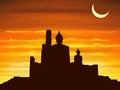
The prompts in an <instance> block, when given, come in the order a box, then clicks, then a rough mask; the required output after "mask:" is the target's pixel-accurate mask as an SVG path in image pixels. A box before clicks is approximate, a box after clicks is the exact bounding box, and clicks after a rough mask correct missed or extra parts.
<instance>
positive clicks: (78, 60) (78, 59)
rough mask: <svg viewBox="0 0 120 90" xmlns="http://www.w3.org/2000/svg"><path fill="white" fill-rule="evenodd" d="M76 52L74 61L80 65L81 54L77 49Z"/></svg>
mask: <svg viewBox="0 0 120 90" xmlns="http://www.w3.org/2000/svg"><path fill="white" fill-rule="evenodd" d="M76 53H77V55H75V57H74V62H75V63H77V64H81V65H82V56H81V55H80V50H79V49H77V51H76Z"/></svg>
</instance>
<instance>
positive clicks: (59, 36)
mask: <svg viewBox="0 0 120 90" xmlns="http://www.w3.org/2000/svg"><path fill="white" fill-rule="evenodd" d="M62 40H63V36H62V35H61V33H60V31H59V32H58V34H57V36H56V42H57V44H62Z"/></svg>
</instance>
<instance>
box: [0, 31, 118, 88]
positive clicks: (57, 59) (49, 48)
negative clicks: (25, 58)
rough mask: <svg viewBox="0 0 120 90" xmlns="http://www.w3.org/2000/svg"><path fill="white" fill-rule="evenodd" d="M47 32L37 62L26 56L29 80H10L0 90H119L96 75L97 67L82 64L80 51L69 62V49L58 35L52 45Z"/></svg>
mask: <svg viewBox="0 0 120 90" xmlns="http://www.w3.org/2000/svg"><path fill="white" fill-rule="evenodd" d="M51 37H52V33H51V30H47V31H46V43H45V44H43V45H42V55H41V63H38V62H35V58H34V56H30V77H14V78H12V79H11V80H9V81H7V82H5V83H3V84H2V85H0V90H26V89H27V90H29V89H30V90H120V82H118V81H117V80H112V79H110V78H109V77H108V76H99V75H98V65H96V64H95V65H91V66H90V65H83V64H82V56H81V55H80V50H79V49H77V50H76V55H75V57H74V62H72V63H70V54H69V53H70V52H69V46H66V45H64V44H63V36H62V35H61V33H60V32H58V34H57V36H56V43H57V44H55V45H52V43H51V42H52V38H51Z"/></svg>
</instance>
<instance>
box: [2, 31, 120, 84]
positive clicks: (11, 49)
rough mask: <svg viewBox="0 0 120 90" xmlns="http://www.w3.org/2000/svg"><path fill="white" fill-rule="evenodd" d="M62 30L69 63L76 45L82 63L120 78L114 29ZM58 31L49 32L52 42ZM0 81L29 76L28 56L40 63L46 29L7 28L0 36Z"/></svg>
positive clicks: (119, 43)
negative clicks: (67, 49)
mask: <svg viewBox="0 0 120 90" xmlns="http://www.w3.org/2000/svg"><path fill="white" fill-rule="evenodd" d="M72 31H73V30H71V31H68V30H61V33H62V34H63V36H64V44H66V45H69V46H70V55H71V62H73V58H74V55H75V54H76V53H75V51H76V49H77V48H79V49H80V50H81V55H82V56H83V64H89V65H92V64H98V65H99V75H105V76H110V78H113V79H118V80H120V77H119V76H120V74H119V72H120V62H119V58H120V56H119V53H120V50H119V48H120V42H119V41H117V39H118V36H119V33H118V32H117V31H101V30H100V31H99V30H74V32H72ZM57 33H58V30H53V31H52V34H53V36H52V38H53V41H52V42H53V44H55V36H56V34H57ZM0 37H1V40H0V45H1V47H0V57H1V61H0V67H1V68H0V78H1V81H0V83H2V82H4V81H7V80H8V79H10V78H12V77H13V76H29V57H30V56H31V55H32V56H35V58H36V61H37V62H40V56H41V45H42V44H43V43H45V30H34V31H31V30H16V31H12V30H6V31H3V32H2V35H1V36H0Z"/></svg>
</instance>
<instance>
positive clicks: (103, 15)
mask: <svg viewBox="0 0 120 90" xmlns="http://www.w3.org/2000/svg"><path fill="white" fill-rule="evenodd" d="M92 13H93V15H94V16H96V17H97V18H105V17H106V16H107V15H108V14H109V12H107V13H105V14H99V13H97V12H96V11H95V8H94V4H93V5H92Z"/></svg>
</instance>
